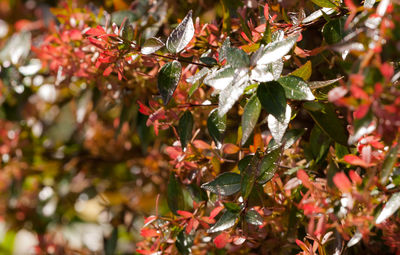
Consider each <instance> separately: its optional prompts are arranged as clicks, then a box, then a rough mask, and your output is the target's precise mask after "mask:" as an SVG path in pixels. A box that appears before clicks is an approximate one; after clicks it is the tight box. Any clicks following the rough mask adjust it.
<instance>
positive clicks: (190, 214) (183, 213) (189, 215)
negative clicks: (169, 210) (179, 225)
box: [176, 210, 193, 218]
mask: <svg viewBox="0 0 400 255" xmlns="http://www.w3.org/2000/svg"><path fill="white" fill-rule="evenodd" d="M176 212H177V213H178V214H179V215H181V216H183V217H185V218H190V217H192V216H193V213H191V212H187V211H181V210H178V211H176Z"/></svg>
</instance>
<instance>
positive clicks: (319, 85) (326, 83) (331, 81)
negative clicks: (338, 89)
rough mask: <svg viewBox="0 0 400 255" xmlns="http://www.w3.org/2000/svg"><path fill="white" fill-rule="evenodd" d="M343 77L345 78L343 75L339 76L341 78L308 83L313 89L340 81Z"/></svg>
mask: <svg viewBox="0 0 400 255" xmlns="http://www.w3.org/2000/svg"><path fill="white" fill-rule="evenodd" d="M341 79H343V76H342V77H339V78H336V79H332V80H327V81H310V82H309V83H308V85H309V86H310V88H311V89H320V88H323V87H327V86H329V85H332V84H334V83H335V82H337V81H339V80H341Z"/></svg>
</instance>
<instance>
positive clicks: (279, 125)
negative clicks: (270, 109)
mask: <svg viewBox="0 0 400 255" xmlns="http://www.w3.org/2000/svg"><path fill="white" fill-rule="evenodd" d="M291 117H292V108H290V106H289V105H287V106H286V113H285V118H284V119H283V120H282V121H279V120H277V119H276V118H275V116H273V115H272V114H270V115H268V128H269V131H270V132H271V134H272V137H273V138H274V140H275V142H276V143H278V144H281V141H282V138H283V135H284V134H285V131H286V129H287V127H288V125H289V122H290V118H291Z"/></svg>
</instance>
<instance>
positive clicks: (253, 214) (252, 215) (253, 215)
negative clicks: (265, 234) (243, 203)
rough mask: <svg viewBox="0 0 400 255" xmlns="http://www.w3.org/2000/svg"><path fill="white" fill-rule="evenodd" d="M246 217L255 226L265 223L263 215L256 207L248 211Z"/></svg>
mask: <svg viewBox="0 0 400 255" xmlns="http://www.w3.org/2000/svg"><path fill="white" fill-rule="evenodd" d="M245 219H246V221H247V222H248V223H250V224H251V225H255V226H261V225H262V224H263V223H264V219H263V217H261V215H260V214H259V213H258V212H257V211H256V210H254V209H250V210H248V211H247V212H246V215H245Z"/></svg>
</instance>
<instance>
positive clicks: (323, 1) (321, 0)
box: [311, 0, 336, 8]
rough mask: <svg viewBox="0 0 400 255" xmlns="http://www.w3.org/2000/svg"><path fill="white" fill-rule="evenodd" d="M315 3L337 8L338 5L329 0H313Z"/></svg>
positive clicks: (320, 5)
mask: <svg viewBox="0 0 400 255" xmlns="http://www.w3.org/2000/svg"><path fill="white" fill-rule="evenodd" d="M311 1H312V2H313V3H314V4H316V5H318V6H319V7H326V8H335V7H336V5H335V4H334V3H332V2H331V1H329V0H311Z"/></svg>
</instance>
